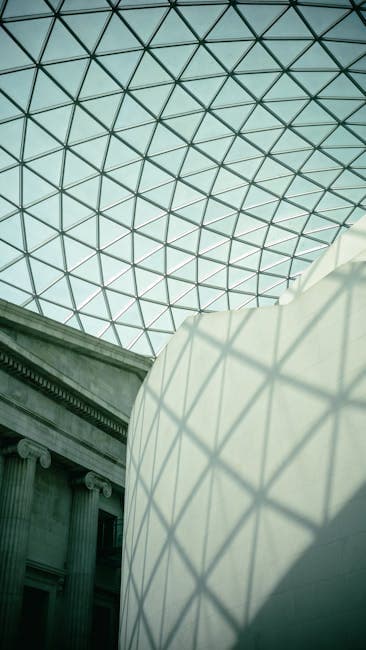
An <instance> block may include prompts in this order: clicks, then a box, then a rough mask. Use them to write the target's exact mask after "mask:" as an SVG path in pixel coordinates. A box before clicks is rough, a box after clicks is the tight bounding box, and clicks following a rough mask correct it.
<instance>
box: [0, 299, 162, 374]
mask: <svg viewBox="0 0 366 650" xmlns="http://www.w3.org/2000/svg"><path fill="white" fill-rule="evenodd" d="M0 324H2V325H4V326H5V327H11V328H13V329H14V328H15V329H17V330H19V331H22V332H25V333H28V334H30V335H32V336H36V337H37V338H40V339H43V340H45V341H49V342H51V343H52V342H53V343H57V344H58V345H61V346H63V347H66V348H67V349H69V350H76V351H77V352H79V353H80V354H85V355H87V356H88V357H90V358H94V359H97V360H99V361H102V362H103V363H108V364H110V365H112V366H115V367H117V368H124V369H125V370H129V371H130V372H134V373H136V374H137V375H138V376H139V377H140V379H141V380H143V379H144V378H145V376H146V374H147V372H148V371H149V370H150V368H151V366H152V363H153V359H152V358H150V357H144V356H142V355H140V354H137V353H135V352H130V351H129V350H125V349H123V348H121V347H119V346H117V345H113V344H112V343H109V342H108V341H102V340H100V339H97V338H95V337H94V336H91V335H90V334H85V333H84V332H79V331H78V330H76V329H74V328H72V327H68V326H67V325H63V324H62V323H57V322H56V321H54V320H52V319H51V318H47V317H46V316H40V315H39V314H35V313H33V312H31V311H28V310H27V309H24V308H22V307H18V306H17V305H13V304H12V303H10V302H7V301H6V300H2V299H0Z"/></svg>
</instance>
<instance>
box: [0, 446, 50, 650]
mask: <svg viewBox="0 0 366 650" xmlns="http://www.w3.org/2000/svg"><path fill="white" fill-rule="evenodd" d="M4 453H5V455H6V456H7V458H6V460H5V466H4V474H3V480H2V485H1V494H0V648H2V649H3V650H13V648H15V647H16V645H17V636H18V630H19V623H20V614H21V608H22V598H23V587H24V577H25V567H26V559H27V551H28V540H29V528H30V516H31V508H32V500H33V489H34V478H35V470H36V462H37V458H38V459H39V460H40V462H41V465H42V466H43V467H48V466H49V465H50V462H51V460H50V455H49V453H48V451H47V449H45V448H44V447H41V446H40V445H36V444H35V443H33V442H31V441H28V440H25V439H23V440H21V441H20V442H19V443H18V444H17V445H16V446H14V447H9V448H7V449H5V450H4Z"/></svg>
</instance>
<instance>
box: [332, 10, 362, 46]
mask: <svg viewBox="0 0 366 650" xmlns="http://www.w3.org/2000/svg"><path fill="white" fill-rule="evenodd" d="M327 38H331V39H335V40H337V39H339V40H340V41H346V40H350V41H361V42H362V41H364V40H365V23H364V22H363V21H362V20H361V18H360V17H359V16H358V14H357V13H356V12H355V11H352V12H350V13H347V14H346V15H345V18H343V20H341V21H339V22H338V24H337V25H336V26H335V27H333V29H331V30H330V31H328V32H327Z"/></svg>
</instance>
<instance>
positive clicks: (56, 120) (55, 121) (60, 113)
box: [33, 106, 72, 142]
mask: <svg viewBox="0 0 366 650" xmlns="http://www.w3.org/2000/svg"><path fill="white" fill-rule="evenodd" d="M71 112H72V106H64V107H62V108H55V109H53V110H48V111H44V112H42V113H35V114H34V115H33V119H34V120H36V121H37V122H38V124H40V125H41V126H43V127H44V128H45V129H47V130H48V131H49V132H50V133H51V134H54V135H55V136H56V137H57V138H58V139H59V140H60V141H62V142H63V141H64V139H65V136H66V133H67V130H68V128H69V122H70V116H71Z"/></svg>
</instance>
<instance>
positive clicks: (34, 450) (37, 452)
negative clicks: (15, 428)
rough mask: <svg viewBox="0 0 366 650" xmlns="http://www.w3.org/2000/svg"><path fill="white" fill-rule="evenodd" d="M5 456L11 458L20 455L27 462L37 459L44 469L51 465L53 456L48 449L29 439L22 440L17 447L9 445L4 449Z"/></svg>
mask: <svg viewBox="0 0 366 650" xmlns="http://www.w3.org/2000/svg"><path fill="white" fill-rule="evenodd" d="M3 454H4V456H11V455H15V454H18V456H19V457H20V458H22V459H23V460H26V459H27V458H35V460H36V461H37V460H39V464H40V465H41V467H43V468H44V469H47V468H48V467H49V466H50V465H51V454H50V452H49V451H48V449H47V447H43V445H39V444H38V443H37V442H33V440H29V439H28V438H22V439H21V440H19V442H17V443H16V444H15V445H9V446H8V447H5V448H4V449H3Z"/></svg>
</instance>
